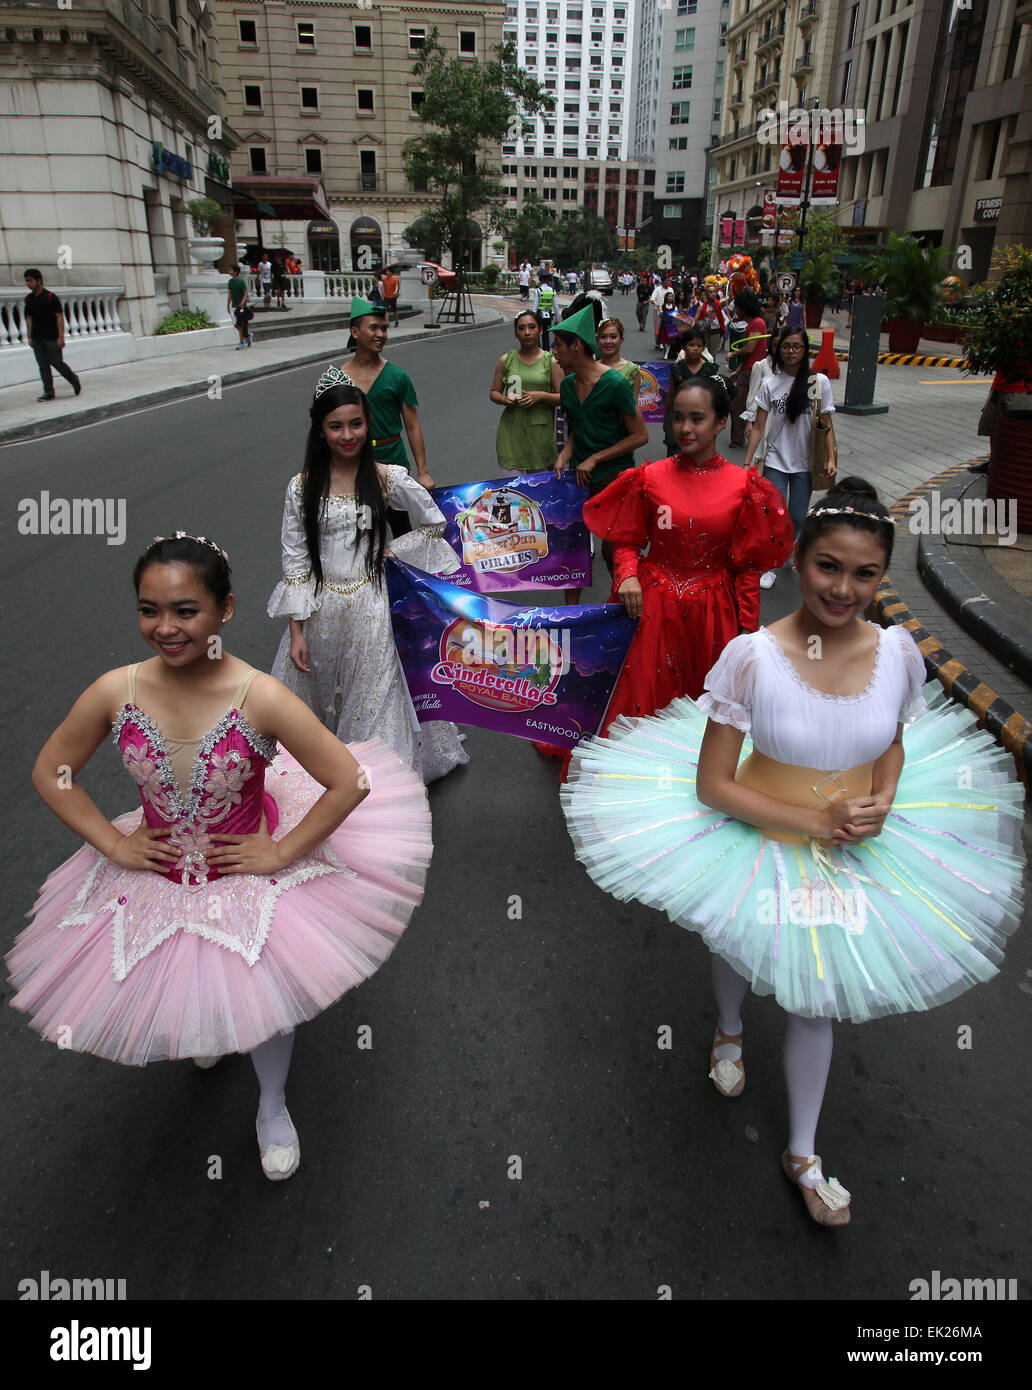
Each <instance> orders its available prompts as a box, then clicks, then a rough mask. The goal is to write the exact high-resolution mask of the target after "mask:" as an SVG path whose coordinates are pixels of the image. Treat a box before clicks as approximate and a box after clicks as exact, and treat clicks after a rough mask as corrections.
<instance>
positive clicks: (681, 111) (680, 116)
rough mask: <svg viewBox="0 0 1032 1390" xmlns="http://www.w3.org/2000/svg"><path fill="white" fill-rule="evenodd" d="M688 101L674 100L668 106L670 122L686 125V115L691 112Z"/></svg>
mask: <svg viewBox="0 0 1032 1390" xmlns="http://www.w3.org/2000/svg"><path fill="white" fill-rule="evenodd" d="M691 106H692V104H691V102H690V101H675V102H674V103H673V105H672V106H671V107H670V124H671V125H687V124H688V117H689V115H690V113H691Z"/></svg>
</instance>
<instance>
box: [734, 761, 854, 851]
mask: <svg viewBox="0 0 1032 1390" xmlns="http://www.w3.org/2000/svg"><path fill="white" fill-rule="evenodd" d="M873 775H874V763H873V762H872V763H863V764H862V765H861V766H860V767H851V768H847V769H845V770H844V771H841V772H822V771H821V769H820V768H816V767H795V766H793V765H792V764H791V763H779V762H776V761H775V759H774V758H768V757H767V756H766V755H765V754H764V753H757V752H756V751H755V750H754V751H753V752H752V753H750V754H749V756H748V757H747V758H746V759H745V761H744V762H743V763H741V764H740V765H739V768H738V771H737V772H736V773H735V781H736V782H741V783H742V785H743V786H746V787H751V788H752V790H753V791H758V792H763V793H764V794H765V795H766V796H772V797H775V798H776V799H777V800H778V801H787V802H789V803H790V804H791V805H793V806H805V807H807V809H816V808H818V807H820V806H825V805H827V803H828V802H829V801H837V800H838V799H839V798H840V797H843V796H846V797H857V796H870V794H871V787H872V784H873ZM763 833H764V835H765V836H766V837H767V839H768V840H778V841H780V843H781V844H783V845H802V844H805V843H806V840H807V836H805V835H801V834H796V833H795V832H794V831H791V830H768V829H767V828H766V827H763ZM822 843H825V844H834V843H836V842H835V841H832V840H827V841H823V842H822Z"/></svg>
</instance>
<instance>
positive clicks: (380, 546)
mask: <svg viewBox="0 0 1032 1390" xmlns="http://www.w3.org/2000/svg"><path fill="white" fill-rule="evenodd" d="M310 413H311V419H312V425H311V429H310V430H309V434H308V444H307V448H306V452H305V466H304V471H303V472H301V473H299V474H297V476H296V477H293V478H291V480H290V482H289V483H288V484H287V495H286V500H285V503H284V508H283V532H282V540H283V579H282V581H281V582H280V583H279V584H277V585H276V588H275V589H274V590H273V593H272V597H271V598H270V599H269V606H268V613H269V617H270V618H289V619H290V626H289V628H288V630H287V631H286V632H285V633H284V634H283V639H282V641H281V642H280V645H279V651H278V652H277V653H276V660H275V662H274V664H273V668H272V674H273V675H274V676H276V678H277V679H278V680H281V681H282V682H283V683H284V685H286V686H287V687H288V688H289V689H290V690H292V691H294V693H295V694H296V695H298V696H299V697H300V698H301V699H302V700H304V701H305V703H306V704H307V705H309V706H310V707H311V708H312V709H313V710H314V711H315V713H316V714H317V715H318V716H319V718H320V719H321V720H322V721H323V723H324V724H325V725H326V726H327V728H330V729H332V730H333V731H334V733H336V735H337V737H338V738H339V739H341V740H342V741H344V742H346V743H361V742H362V741H363V740H364V739H368V738H374V737H375V738H379V739H381V740H382V741H383V742H384V743H386V744H388V745H389V746H390V747H391V748H393V749H394V751H395V752H396V753H397V754H398V756H399V757H401V758H402V759H404V760H405V762H406V763H407V764H408V765H409V766H410V767H411V768H412V769H413V771H414V772H416V773H417V774H418V775H419V776H420V777H422V779H423V781H424V782H432V781H434V780H435V779H436V778H438V777H443V776H444V775H445V774H446V773H448V772H451V770H452V768H454V767H456V766H457V765H458V764H459V763H466V762H468V761H469V755H468V754H467V753H466V751H465V749H464V748H463V746H462V742H461V738H462V736H461V735H460V734H459V732H458V730H457V729H456V727H455V725H454V724H448V723H444V722H443V721H440V720H438V721H435V722H433V723H428V724H420V723H419V722H418V720H417V719H416V713H415V710H414V709H413V706H412V700H411V698H410V697H409V692H408V687H407V685H406V683H405V676H404V673H403V671H402V668H401V662H400V660H399V658H398V652H397V649H396V647H395V645H394V634H393V631H392V629H391V616H390V606H389V602H388V598H387V585H386V582H385V579H384V575H383V561H384V558H385V557H386V556H394V557H396V558H397V559H399V560H402V561H404V562H405V563H406V564H410V565H414V566H415V567H416V568H417V569H422V570H426V571H429V572H431V573H435V574H449V573H451V572H452V571H453V570H456V569H458V568H459V561H458V558H457V557H456V555H455V553H454V551H453V550H452V549H451V547H450V546H449V545H448V544H447V543H446V542H445V541H444V540H443V538H442V537H443V532H444V526H445V519H444V516H443V514H442V513H441V512H440V510H439V509H438V507H437V506H436V505H435V503H434V501H433V499H432V498H431V497H430V494H429V493H428V492H427V491H426V489H425V488H422V487H420V485H419V484H418V483H417V482H416V481H415V480H414V479H413V478H412V477H410V475H409V473H408V470H407V469H405V468H401V467H397V466H394V465H390V464H388V465H381V464H377V463H376V462H375V460H374V458H373V451H372V446H371V430H370V419H369V406H368V404H367V402H366V398H365V395H364V394H363V392H361V391H360V390H359V389H358V387H357V386H355V384H354V383H353V382H352V381H351V380H350V378H349V377H347V376H345V375H344V373H343V372H341V371H340V370H339V369H338V368H336V367H331V368H330V370H329V371H328V372H326V373H324V375H323V376H322V377H321V378H320V380H319V382H318V385H317V386H316V394H315V400H314V402H313V404H312V408H311V412H310ZM387 508H392V509H395V508H396V509H398V510H402V511H406V512H408V514H409V517H410V519H411V521H412V527H413V529H412V530H411V531H410V532H409V533H408V534H407V535H403V536H398V537H396V538H393V539H391V540H390V542H389V548H388V540H387Z"/></svg>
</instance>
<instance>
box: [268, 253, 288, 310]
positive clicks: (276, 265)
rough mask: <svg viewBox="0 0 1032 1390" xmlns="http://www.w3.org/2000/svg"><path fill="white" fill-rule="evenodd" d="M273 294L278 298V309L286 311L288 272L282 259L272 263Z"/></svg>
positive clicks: (278, 258)
mask: <svg viewBox="0 0 1032 1390" xmlns="http://www.w3.org/2000/svg"><path fill="white" fill-rule="evenodd" d="M272 292H273V294H274V295H275V296H276V308H277V309H286V307H287V306H286V304H285V302H284V295H285V294H286V292H287V271H286V267H285V265H284V262H283V260H282V258H281V257H277V259H276V260H275V261H273V263H272Z"/></svg>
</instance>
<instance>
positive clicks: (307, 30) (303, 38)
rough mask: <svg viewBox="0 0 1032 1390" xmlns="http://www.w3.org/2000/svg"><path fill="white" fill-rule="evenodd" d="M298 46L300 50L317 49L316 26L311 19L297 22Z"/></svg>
mask: <svg viewBox="0 0 1032 1390" xmlns="http://www.w3.org/2000/svg"><path fill="white" fill-rule="evenodd" d="M297 46H298V48H314V47H315V25H314V23H313V22H312V21H311V20H310V19H299V20H298V21H297Z"/></svg>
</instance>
